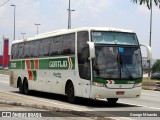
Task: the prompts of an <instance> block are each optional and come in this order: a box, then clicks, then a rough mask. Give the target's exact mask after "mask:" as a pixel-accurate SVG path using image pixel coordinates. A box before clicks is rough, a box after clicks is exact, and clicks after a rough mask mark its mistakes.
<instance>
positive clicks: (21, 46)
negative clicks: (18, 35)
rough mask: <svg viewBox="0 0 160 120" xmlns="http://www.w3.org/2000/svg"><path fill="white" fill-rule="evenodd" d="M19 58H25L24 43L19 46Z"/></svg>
mask: <svg viewBox="0 0 160 120" xmlns="http://www.w3.org/2000/svg"><path fill="white" fill-rule="evenodd" d="M18 58H19V59H21V58H24V43H19V44H18Z"/></svg>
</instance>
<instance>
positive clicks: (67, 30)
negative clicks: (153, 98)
mask: <svg viewBox="0 0 160 120" xmlns="http://www.w3.org/2000/svg"><path fill="white" fill-rule="evenodd" d="M90 30H95V31H113V32H125V33H134V32H133V31H131V30H126V29H117V28H111V27H82V28H75V29H61V30H56V31H51V32H46V33H42V34H38V35H35V36H34V37H31V38H27V39H19V40H14V41H13V42H12V44H15V43H21V42H24V41H32V40H37V39H42V38H48V37H52V36H58V35H63V34H68V33H73V32H77V31H90Z"/></svg>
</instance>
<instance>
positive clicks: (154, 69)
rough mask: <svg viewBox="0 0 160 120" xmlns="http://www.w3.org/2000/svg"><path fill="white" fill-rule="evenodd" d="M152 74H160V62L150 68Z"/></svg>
mask: <svg viewBox="0 0 160 120" xmlns="http://www.w3.org/2000/svg"><path fill="white" fill-rule="evenodd" d="M154 72H160V60H157V61H156V62H155V63H154V65H153V67H152V73H154Z"/></svg>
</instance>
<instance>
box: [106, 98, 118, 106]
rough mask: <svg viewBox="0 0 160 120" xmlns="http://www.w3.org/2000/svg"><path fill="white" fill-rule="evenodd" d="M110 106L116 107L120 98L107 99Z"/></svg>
mask: <svg viewBox="0 0 160 120" xmlns="http://www.w3.org/2000/svg"><path fill="white" fill-rule="evenodd" d="M107 101H108V103H109V104H111V105H114V104H116V102H117V101H118V98H107Z"/></svg>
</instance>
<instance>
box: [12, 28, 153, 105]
mask: <svg viewBox="0 0 160 120" xmlns="http://www.w3.org/2000/svg"><path fill="white" fill-rule="evenodd" d="M140 46H141V45H140V44H139V42H138V39H137V36H136V34H135V33H134V32H132V31H130V30H122V29H115V28H107V27H87V28H78V29H69V30H68V29H66V30H59V31H54V32H48V33H44V34H39V35H36V36H35V37H32V38H27V39H22V40H15V41H13V43H12V48H11V60H10V72H11V73H10V85H11V86H12V87H16V88H19V91H20V93H24V94H28V92H29V90H36V91H43V92H50V93H56V94H62V95H67V97H68V100H69V102H74V101H75V98H76V97H84V98H91V99H97V98H98V99H101V98H107V100H108V102H110V103H115V102H117V100H118V98H135V97H139V96H140V94H141V90H142V56H141V49H140ZM145 47H146V48H147V54H148V59H151V49H150V47H149V46H145Z"/></svg>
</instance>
